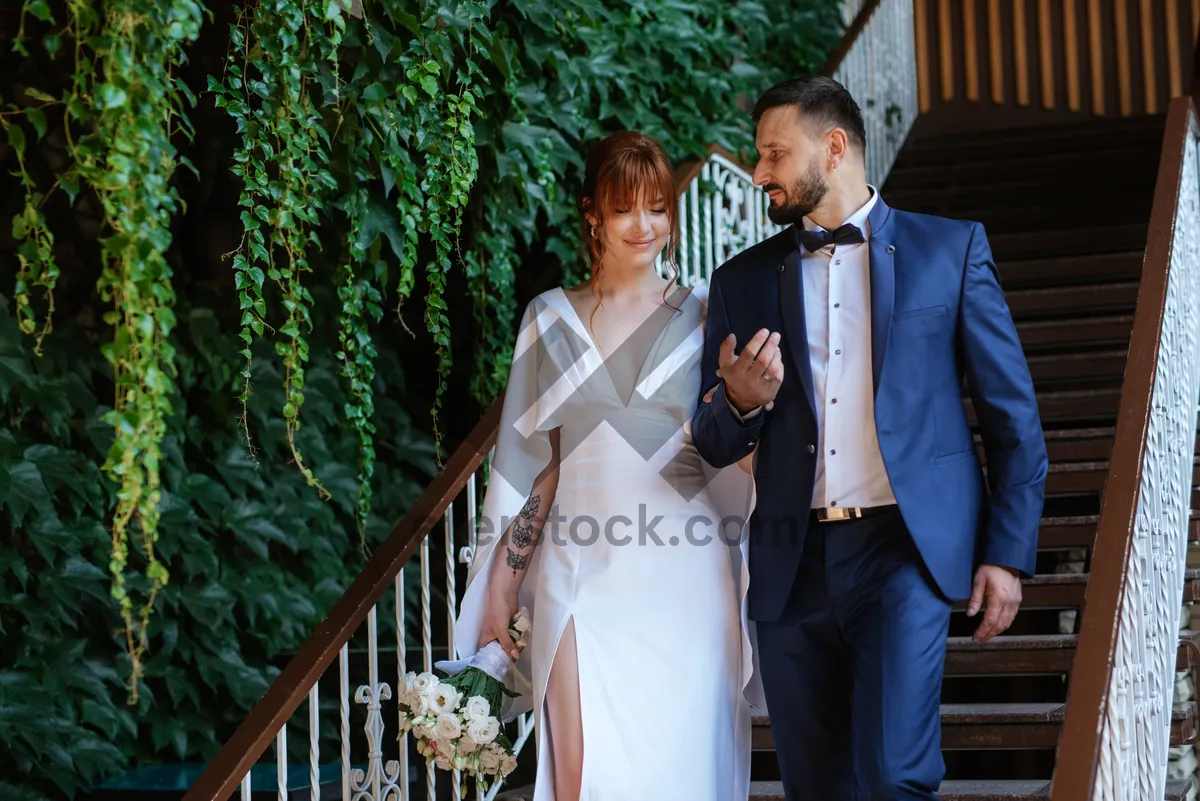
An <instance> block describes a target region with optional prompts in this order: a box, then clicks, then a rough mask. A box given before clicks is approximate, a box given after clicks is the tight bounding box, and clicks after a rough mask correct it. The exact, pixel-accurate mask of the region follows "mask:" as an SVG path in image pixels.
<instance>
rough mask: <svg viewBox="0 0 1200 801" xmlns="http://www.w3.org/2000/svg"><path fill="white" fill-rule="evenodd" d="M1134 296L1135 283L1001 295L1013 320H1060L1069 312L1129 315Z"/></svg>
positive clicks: (1135, 295) (1135, 294) (1136, 293)
mask: <svg viewBox="0 0 1200 801" xmlns="http://www.w3.org/2000/svg"><path fill="white" fill-rule="evenodd" d="M1137 295H1138V282H1137V281H1119V282H1115V283H1108V284H1084V285H1082V286H1060V287H1046V288H1040V289H1018V290H1013V291H1010V292H1007V293H1005V297H1006V298H1007V299H1008V308H1009V311H1011V312H1012V314H1013V316H1014V317H1016V318H1021V317H1030V316H1034V315H1046V314H1052V315H1054V316H1055V317H1061V316H1065V315H1066V314H1069V313H1071V312H1086V313H1089V314H1101V313H1109V314H1113V313H1118V312H1119V313H1128V314H1132V313H1133V307H1134V305H1135V304H1136V303H1137Z"/></svg>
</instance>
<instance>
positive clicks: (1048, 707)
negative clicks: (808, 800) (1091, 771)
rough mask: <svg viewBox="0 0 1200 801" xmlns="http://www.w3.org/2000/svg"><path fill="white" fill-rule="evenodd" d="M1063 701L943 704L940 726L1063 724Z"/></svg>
mask: <svg viewBox="0 0 1200 801" xmlns="http://www.w3.org/2000/svg"><path fill="white" fill-rule="evenodd" d="M1066 709H1067V704H1066V702H1065V701H1011V702H993V703H959V704H942V705H941V715H942V723H943V724H946V725H957V726H966V725H973V724H1014V725H1015V724H1019V723H1045V724H1059V723H1062V720H1063V715H1064V713H1065V712H1066ZM1195 714H1196V703H1195V702H1194V701H1185V702H1183V703H1178V704H1173V705H1172V706H1171V720H1172V721H1174V722H1179V721H1183V720H1187V719H1189V718H1191V717H1193V716H1194V715H1195ZM751 724H752V725H754V726H760V727H766V726H770V725H771V716H770V715H769V714H767V713H766V712H763V711H761V710H760V711H757V712H756V713H755V714H753V715H751Z"/></svg>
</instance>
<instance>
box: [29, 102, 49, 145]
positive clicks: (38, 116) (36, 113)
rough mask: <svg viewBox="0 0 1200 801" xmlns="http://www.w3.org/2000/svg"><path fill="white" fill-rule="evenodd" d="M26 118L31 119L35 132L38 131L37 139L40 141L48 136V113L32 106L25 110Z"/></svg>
mask: <svg viewBox="0 0 1200 801" xmlns="http://www.w3.org/2000/svg"><path fill="white" fill-rule="evenodd" d="M25 116H26V117H27V118H28V119H29V124H30V125H32V126H33V130H35V131H37V138H38V139H39V140H40V139H41V138H42V137H43V136H45V135H46V113H45V112H44V111H42V110H41V109H40V108H33V107H32V106H31V107H29V108H27V109H25Z"/></svg>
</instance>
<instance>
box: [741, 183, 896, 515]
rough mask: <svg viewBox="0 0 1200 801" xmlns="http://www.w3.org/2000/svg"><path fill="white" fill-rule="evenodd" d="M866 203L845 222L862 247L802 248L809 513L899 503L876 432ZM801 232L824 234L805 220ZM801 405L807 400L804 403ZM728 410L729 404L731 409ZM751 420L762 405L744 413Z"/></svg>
mask: <svg viewBox="0 0 1200 801" xmlns="http://www.w3.org/2000/svg"><path fill="white" fill-rule="evenodd" d="M878 198H879V192H878V191H877V190H876V189H875V188H874V187H871V199H870V200H868V201H867V202H866V204H865V205H864V206H863V207H862V208H860V209H859V210H858V211H856V212H854V213H853V214H851V215H850V217H849V218H848V219H846V220H844V221H843V223H850V224H852V225H855V226H857V227H858V228H859V229H860V230H861V231H862V232H863V238H864V239H865V240H867V242H863V243H862V244H853V245H848V244H843V245H826V246H825V247H823V248H821V249H820V250H818V251H815V252H809V251H808V250H807V249H805V248H803V247H801V252H800V264H801V269H802V270H803V279H804V317H805V323H806V328H807V333H808V358H809V365H810V366H811V368H812V377H813V395H814V399H815V401H816V409H815V411H816V416H817V437H818V440H817V448H818V450H817V470H816V476H815V482H814V485H813V497H812V508H814V509H817V508H821V507H826V506H830V507H836V508H845V507H853V506H885V505H888V504H893V503H895V502H896V496H895V495H893V494H892V485H891V482H890V481H889V480H888V475H887V470H886V468H885V467H884V464H883V455H882V454H881V453H880V451H879V437H878V436H877V434H876V433H875V390H874V378H873V376H872V369H871V265H870V246H869V245H868V242H869V241H870V238H871V224H870V221H869V220H868V216H869V215H870V213H871V209H872V208H873V207H874V206H875V202H876V200H877V199H878ZM804 228H805V230H809V231H812V230H822V229H821V226H819V225H817V224H816V223H814V222H813V221H812V220H810V219H809V218H807V217H805V218H804ZM799 402H805V401H804V400H803V399H801V400H799ZM730 407H731V408H732V404H731V406H730ZM733 412H734V414H735V415H736V416H738V417H740V418H742V419H750V418H752V417H755V416H757V415H758V414H760V413H761V412H762V409H761V407H760V408H758V409H755V410H753V411H752V412H749V413H748V414H746V415H744V416H743V415H738V413H737V410H736V409H733Z"/></svg>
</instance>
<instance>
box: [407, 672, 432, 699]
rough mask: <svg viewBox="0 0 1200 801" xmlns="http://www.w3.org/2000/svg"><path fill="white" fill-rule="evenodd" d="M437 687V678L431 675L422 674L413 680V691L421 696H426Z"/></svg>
mask: <svg viewBox="0 0 1200 801" xmlns="http://www.w3.org/2000/svg"><path fill="white" fill-rule="evenodd" d="M437 685H438V680H437V676H435V675H433V674H432V673H422V674H421V675H419V676H415V677H414V678H413V689H414V690H415V691H417V692H419V693H420V694H421V695H426V694H428V693H430V692H432V691H433V688H434V687H436V686H437Z"/></svg>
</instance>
